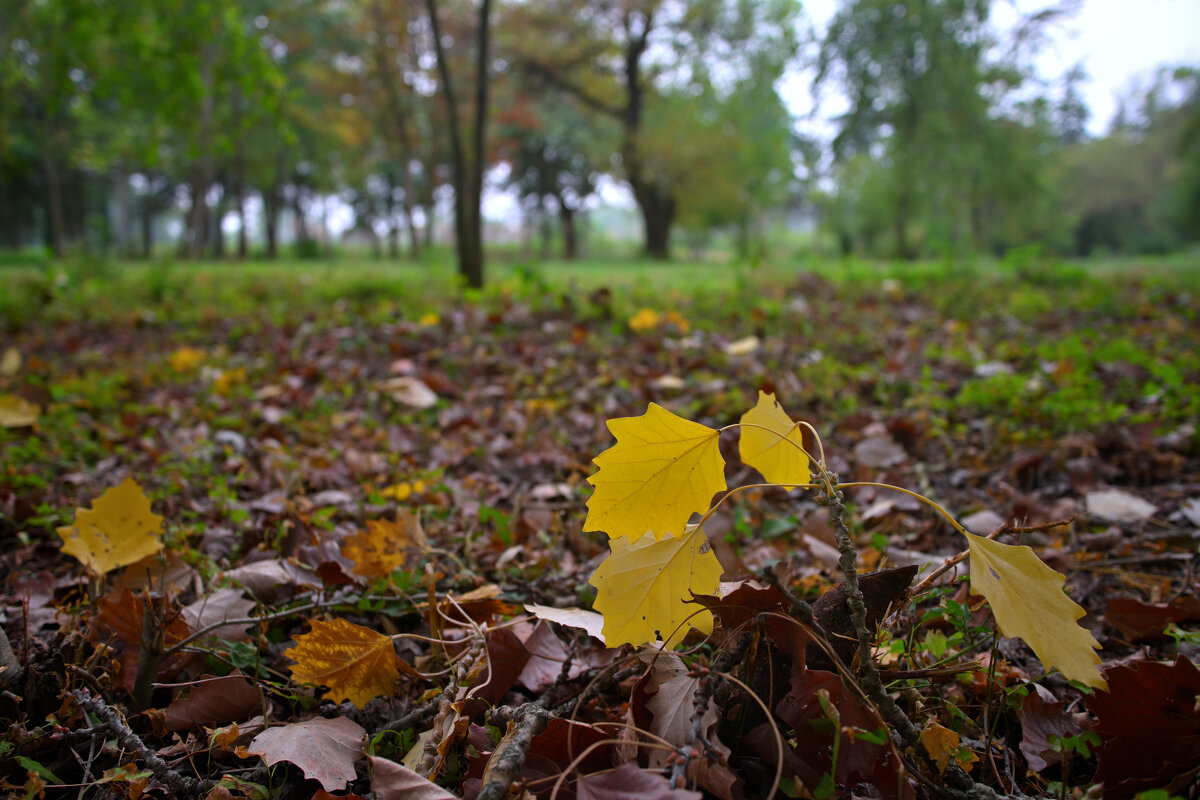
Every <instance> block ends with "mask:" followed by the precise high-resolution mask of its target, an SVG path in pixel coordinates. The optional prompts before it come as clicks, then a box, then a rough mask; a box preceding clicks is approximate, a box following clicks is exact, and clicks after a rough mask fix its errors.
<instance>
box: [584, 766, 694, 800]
mask: <svg viewBox="0 0 1200 800" xmlns="http://www.w3.org/2000/svg"><path fill="white" fill-rule="evenodd" d="M575 793H576V797H578V798H579V800H702V798H703V797H704V795H702V794H700V792H693V791H691V790H688V789H673V788H671V784H670V783H668V782H667V779H666V778H664V777H663V776H662V775H659V774H657V773H654V772H644V771H642V770H641V769H639V768H638V766H637V765H636V764H622V765H621V766H619V767H617V768H616V769H614V770H613V771H612V772H606V773H603V774H600V775H584V776H582V777H580V778H579V783H578V784H577V786H576V789H575Z"/></svg>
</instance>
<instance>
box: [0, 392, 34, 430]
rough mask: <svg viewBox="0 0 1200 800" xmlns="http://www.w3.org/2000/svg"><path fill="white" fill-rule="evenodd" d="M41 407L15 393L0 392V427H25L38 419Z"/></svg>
mask: <svg viewBox="0 0 1200 800" xmlns="http://www.w3.org/2000/svg"><path fill="white" fill-rule="evenodd" d="M40 413H41V409H40V408H38V407H37V406H36V405H34V404H33V403H31V402H29V401H28V400H26V399H25V398H23V397H17V396H16V395H15V394H0V427H3V428H25V427H28V426H30V425H32V424H34V423H35V422H37V421H38V414H40Z"/></svg>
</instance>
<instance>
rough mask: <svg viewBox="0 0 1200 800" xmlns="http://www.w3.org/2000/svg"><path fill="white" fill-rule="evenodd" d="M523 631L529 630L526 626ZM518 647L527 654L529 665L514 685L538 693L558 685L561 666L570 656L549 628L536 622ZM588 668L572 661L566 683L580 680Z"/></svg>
mask: <svg viewBox="0 0 1200 800" xmlns="http://www.w3.org/2000/svg"><path fill="white" fill-rule="evenodd" d="M525 627H526V628H527V627H528V623H526V624H525ZM521 645H522V647H524V648H525V650H526V651H527V652H528V653H529V661H528V663H526V664H525V668H524V669H522V670H521V674H520V675H519V676H517V683H519V684H521V685H522V686H524V687H526V688H528V689H532V690H534V691H539V692H540V691H541V690H542V689H544V688H546V687H547V686H550V685H552V684H554V683H557V682H558V680H559V678H560V677H562V668H563V663H564V662H566V660H567V659H568V657H569V656H568V653H567V648H566V646H565V645H564V644H563V643H562V640H560V639H559V638H558V636H557V634H555V633H554V629H553V628H552V627H551V626H550V624H549V623H547V622H538V623H537V624H536V625H534V626H533V630H532V631H530V632H529V634H528V635H527V636H525V637H524V640H523V641H522V642H521ZM587 668H588V665H587V664H585V663H583V662H582V661H581V660H573V661H572V662H571V666H570V668H569V669H568V670H567V679H568V680H571V679H573V678H577V677H579V676H580V675H581V674H583V672H584V671H585V670H586V669H587Z"/></svg>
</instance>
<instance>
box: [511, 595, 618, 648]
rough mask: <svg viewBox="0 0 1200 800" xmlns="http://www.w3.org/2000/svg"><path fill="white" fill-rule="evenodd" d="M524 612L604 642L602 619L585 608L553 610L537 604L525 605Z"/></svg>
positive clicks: (551, 607)
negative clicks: (581, 631) (574, 629)
mask: <svg viewBox="0 0 1200 800" xmlns="http://www.w3.org/2000/svg"><path fill="white" fill-rule="evenodd" d="M525 610H526V611H528V612H529V613H530V614H533V615H534V616H535V617H537V618H538V619H544V620H549V621H550V622H557V623H558V624H559V625H565V626H566V627H568V628H579V629H580V630H583V631H586V632H587V634H588V636H592V637H595V638H596V639H599V640H600V641H601V642H603V641H604V617H603V616H601V615H600V614H597V613H596V612H595V611H588V610H587V609H585V608H555V607H554V606H540V605H538V604H537V603H526V604H525Z"/></svg>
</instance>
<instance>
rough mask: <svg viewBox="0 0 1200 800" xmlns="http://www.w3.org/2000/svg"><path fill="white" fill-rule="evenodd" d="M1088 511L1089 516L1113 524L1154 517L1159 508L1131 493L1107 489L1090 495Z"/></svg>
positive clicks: (1088, 496)
mask: <svg viewBox="0 0 1200 800" xmlns="http://www.w3.org/2000/svg"><path fill="white" fill-rule="evenodd" d="M1087 510H1088V514H1090V515H1091V516H1093V517H1100V518H1102V519H1108V520H1112V521H1113V522H1127V523H1135V522H1142V521H1144V520H1147V519H1149V518H1150V517H1152V516H1154V513H1155V512H1156V511H1158V508H1157V507H1156V506H1152V505H1150V504H1149V503H1147V502H1146V501H1145V500H1143V499H1142V498H1140V497H1137V496H1136V495H1132V494H1130V493H1129V492H1123V491H1121V490H1120V489H1107V490H1105V491H1102V492H1089V493H1088V495H1087Z"/></svg>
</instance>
